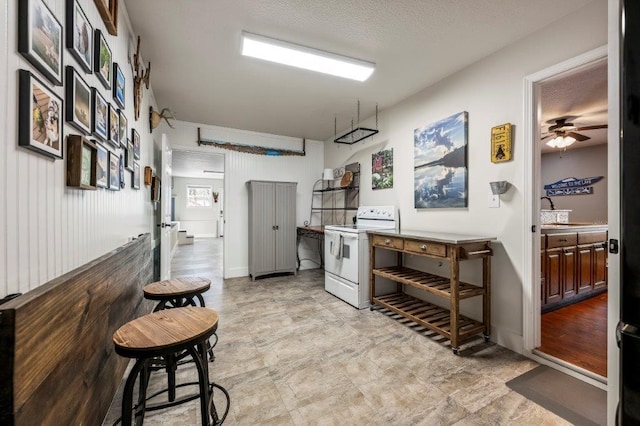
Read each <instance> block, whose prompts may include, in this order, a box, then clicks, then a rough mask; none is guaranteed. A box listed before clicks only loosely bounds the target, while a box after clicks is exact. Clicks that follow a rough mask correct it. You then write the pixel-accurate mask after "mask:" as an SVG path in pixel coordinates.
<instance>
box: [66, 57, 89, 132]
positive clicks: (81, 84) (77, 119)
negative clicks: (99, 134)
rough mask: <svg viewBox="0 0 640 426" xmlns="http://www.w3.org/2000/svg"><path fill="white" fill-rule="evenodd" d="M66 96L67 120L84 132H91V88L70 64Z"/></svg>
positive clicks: (68, 66)
mask: <svg viewBox="0 0 640 426" xmlns="http://www.w3.org/2000/svg"><path fill="white" fill-rule="evenodd" d="M65 97H66V100H67V107H66V109H65V118H66V120H67V121H68V122H69V123H70V124H71V125H72V126H73V127H75V128H76V129H78V130H80V131H81V132H82V133H85V134H87V135H89V134H91V120H92V115H93V114H92V111H91V88H90V87H89V85H88V84H87V83H85V81H84V80H83V79H82V77H80V75H79V74H78V73H77V72H76V70H75V68H73V67H72V66H70V65H67V77H66V95H65Z"/></svg>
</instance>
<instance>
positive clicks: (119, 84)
mask: <svg viewBox="0 0 640 426" xmlns="http://www.w3.org/2000/svg"><path fill="white" fill-rule="evenodd" d="M124 96H125V80H124V74H123V72H122V69H120V66H119V65H118V64H117V63H116V62H114V63H113V100H114V101H116V103H117V104H118V106H119V107H120V108H121V109H124V105H125V104H124V99H125V98H124Z"/></svg>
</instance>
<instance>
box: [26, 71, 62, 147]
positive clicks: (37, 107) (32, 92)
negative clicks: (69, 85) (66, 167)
mask: <svg viewBox="0 0 640 426" xmlns="http://www.w3.org/2000/svg"><path fill="white" fill-rule="evenodd" d="M18 75H19V84H18V86H19V88H18V93H19V100H18V104H19V105H18V117H19V123H18V145H19V146H22V147H25V148H28V149H31V150H33V151H35V152H38V153H40V154H44V155H46V156H49V157H52V158H54V159H57V158H62V157H63V152H64V150H63V137H62V128H63V119H62V113H63V111H64V110H63V107H64V103H63V101H62V98H61V97H60V96H58V95H57V94H56V93H55V92H53V91H52V90H51V89H50V88H49V87H47V86H46V85H45V84H44V83H43V82H42V80H40V79H39V78H37V77H36V76H34V75H33V74H31V72H30V71H27V70H19V73H18Z"/></svg>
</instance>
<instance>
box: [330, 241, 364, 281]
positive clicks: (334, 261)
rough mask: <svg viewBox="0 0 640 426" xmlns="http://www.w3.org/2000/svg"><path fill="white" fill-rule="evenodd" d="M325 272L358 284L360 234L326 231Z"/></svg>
mask: <svg viewBox="0 0 640 426" xmlns="http://www.w3.org/2000/svg"><path fill="white" fill-rule="evenodd" d="M337 245H340V250H339V251H338V250H337ZM324 270H325V271H326V272H329V273H331V274H334V275H337V276H339V277H342V278H344V279H346V280H349V281H352V282H354V283H358V233H353V232H339V231H331V230H326V229H325V231H324Z"/></svg>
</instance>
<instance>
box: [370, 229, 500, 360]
mask: <svg viewBox="0 0 640 426" xmlns="http://www.w3.org/2000/svg"><path fill="white" fill-rule="evenodd" d="M368 233H369V234H370V238H369V272H370V294H371V296H370V297H371V299H370V302H371V309H373V306H374V305H379V306H382V307H384V308H386V309H389V310H390V311H393V312H395V313H397V314H399V315H401V316H403V317H405V318H407V319H409V320H411V321H413V322H415V323H417V324H419V325H421V326H423V327H425V328H428V329H429V330H433V331H435V332H436V333H438V334H440V335H442V336H444V337H446V338H447V339H449V340H450V341H451V349H452V350H453V353H454V354H456V355H457V354H459V350H460V344H461V343H462V342H464V341H465V340H467V339H469V338H471V337H473V336H475V335H477V334H480V333H482V335H483V337H484V339H485V340H486V341H488V340H489V334H490V333H491V256H492V255H493V250H492V249H491V243H490V241H491V240H495V238H493V237H478V236H471V235H459V234H449V233H437V232H423V231H404V232H402V233H396V232H394V231H389V230H376V231H368ZM376 250H390V251H394V252H396V253H397V256H396V258H397V262H396V265H395V266H376ZM406 254H409V255H415V256H422V257H426V258H433V259H439V260H443V261H447V262H448V263H449V266H450V269H449V278H447V277H442V276H439V275H435V274H431V273H428V272H423V271H418V270H415V269H412V268H408V267H406V266H404V255H406ZM472 259H479V260H481V261H482V277H481V285H474V284H470V283H466V282H461V281H460V271H459V268H460V263H461V262H462V261H466V260H472ZM376 277H380V278H386V279H389V280H391V281H393V282H395V283H396V286H395V288H396V289H395V291H393V292H392V293H391V294H377V293H376ZM409 288H414V289H417V290H420V291H422V292H425V293H430V294H433V295H436V296H438V297H440V298H441V299H442V300H443V302H444V303H443V304H444V305H445V306H446V304H447V303H448V305H449V306H448V307H442V306H438V305H436V304H433V303H429V302H426V301H424V300H421V299H419V298H417V297H414V296H413V295H410V294H407V293H406V291H408V290H409ZM472 297H481V298H482V320H481V321H478V320H475V319H472V318H469V317H466V316H463V315H461V314H460V300H463V299H469V298H472Z"/></svg>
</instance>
